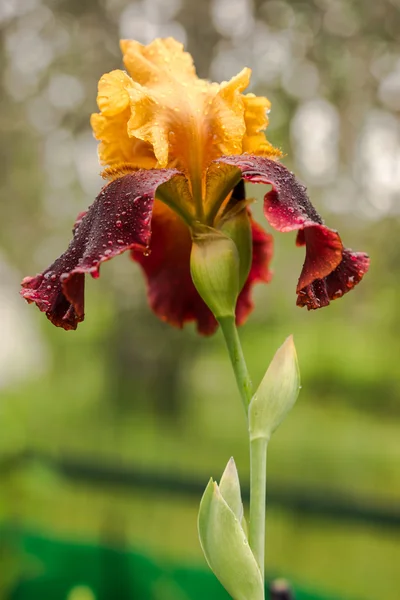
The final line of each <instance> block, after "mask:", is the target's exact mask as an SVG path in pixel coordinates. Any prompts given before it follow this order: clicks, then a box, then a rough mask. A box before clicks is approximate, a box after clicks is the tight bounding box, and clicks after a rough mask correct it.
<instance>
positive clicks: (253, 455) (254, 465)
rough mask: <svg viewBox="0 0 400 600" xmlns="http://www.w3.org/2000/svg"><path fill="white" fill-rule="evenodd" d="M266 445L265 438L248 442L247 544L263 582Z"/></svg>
mask: <svg viewBox="0 0 400 600" xmlns="http://www.w3.org/2000/svg"><path fill="white" fill-rule="evenodd" d="M267 445H268V440H267V439H265V438H256V439H254V440H250V523H249V544H250V547H251V549H252V551H253V554H254V557H255V559H256V561H257V564H258V566H259V567H260V572H261V577H262V579H263V581H264V568H265V503H266V488H267Z"/></svg>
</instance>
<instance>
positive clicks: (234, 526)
mask: <svg viewBox="0 0 400 600" xmlns="http://www.w3.org/2000/svg"><path fill="white" fill-rule="evenodd" d="M198 530H199V538H200V544H201V547H202V549H203V552H204V556H205V558H206V560H207V562H208V564H209V566H210V568H211V569H212V571H213V572H214V574H215V575H216V577H217V578H218V579H219V581H220V582H221V583H222V585H223V586H224V588H225V589H226V590H227V592H228V593H229V594H230V595H231V596H232V598H233V599H234V600H263V599H264V586H263V580H262V577H261V573H260V569H259V568H258V565H257V562H256V559H255V558H254V555H253V553H252V551H251V549H250V546H249V544H248V541H247V538H246V535H245V533H244V531H243V528H242V526H241V524H240V521H239V519H238V518H237V516H236V515H235V513H234V512H233V510H232V509H231V508H230V506H229V505H228V503H227V502H226V501H225V499H224V498H223V496H222V494H221V491H220V488H219V487H218V484H217V483H215V482H213V481H212V479H211V480H210V481H209V483H208V485H207V488H206V490H205V492H204V495H203V498H202V499H201V502H200V510H199V518H198Z"/></svg>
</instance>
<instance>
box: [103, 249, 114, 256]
mask: <svg viewBox="0 0 400 600" xmlns="http://www.w3.org/2000/svg"><path fill="white" fill-rule="evenodd" d="M111 252H112V250H106V251H105V252H104V254H106V255H107V256H109V255H110V254H111Z"/></svg>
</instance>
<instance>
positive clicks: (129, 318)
mask: <svg viewBox="0 0 400 600" xmlns="http://www.w3.org/2000/svg"><path fill="white" fill-rule="evenodd" d="M399 9H400V2H399V0H381V1H380V2H365V1H363V0H354V1H350V0H314V1H312V0H299V1H291V2H289V1H284V0H266V1H261V0H253V1H251V0H199V1H195V0H140V1H134V2H128V1H127V0H97V1H96V0H81V1H78V0H1V1H0V22H1V38H2V44H1V66H0V69H1V83H2V93H1V96H0V106H1V110H0V124H1V132H2V133H1V135H2V140H1V141H2V143H1V146H0V153H1V160H0V170H1V176H0V189H1V204H0V210H1V219H0V240H1V248H0V273H1V278H0V310H1V317H0V319H1V321H0V323H1V336H0V394H1V396H0V532H1V533H0V598H1V600H9V599H10V598H22V597H23V596H22V595H20V596H18V595H15V594H18V589H20V588H19V587H18V586H20V585H21V581H25V582H29V581H31V580H32V581H33V580H34V579H35V578H38V577H40V576H43V574H44V572H45V569H46V568H47V567H48V565H47V567H46V566H45V564H44V562H43V560H44V559H43V554H41V552H42V550H40V548H42V546H41V545H40V544H41V543H42V545H43V544H46V543H48V544H50V541H51V540H52V541H53V542H52V543H53V544H54V547H53V546H52V547H51V548H52V550H49V552H50V555H51V556H53V553H55V554H54V556H60V557H61V558H59V561H60V564H61V565H62V567H63V569H64V571H68V569H69V568H70V569H71V573H72V572H73V568H74V567H73V561H72V559H71V564H70V565H69V564H68V558H65V556H67V555H68V553H67V554H65V556H64V555H62V553H61V554H60V555H58V554H57V551H56V549H55V548H57V547H58V546H57V544H60V543H63V542H65V543H67V542H68V543H69V544H72V545H73V544H75V545H76V546H73V547H77V548H78V549H79V548H80V549H82V548H85V547H86V546H85V544H91V545H92V546H93V547H104V548H113V549H114V550H115V552H119V553H122V555H124V551H126V552H128V550H131V551H132V552H138V553H139V554H140V555H142V556H144V557H149V560H153V561H156V562H157V561H159V562H160V564H170V563H171V564H175V565H179V566H180V568H182V569H184V568H185V567H188V568H189V567H190V568H200V569H204V570H205V569H206V567H205V563H204V560H203V558H202V556H201V551H200V548H199V544H198V541H197V534H196V513H197V508H198V502H199V498H200V493H201V491H200V490H201V489H202V488H203V487H204V486H205V484H206V482H207V480H208V478H209V476H210V475H212V476H213V477H215V478H217V477H219V475H220V474H221V472H222V470H223V468H224V466H225V464H226V462H227V460H228V458H229V457H230V456H231V455H233V456H234V457H235V459H236V462H237V465H238V468H239V472H240V476H241V480H242V482H243V483H244V487H246V482H248V448H247V438H246V429H245V420H244V418H243V414H242V406H241V403H240V400H239V397H238V393H237V390H236V388H235V384H234V379H233V375H232V373H231V367H230V364H229V362H228V359H227V356H226V354H225V351H224V345H223V340H222V338H221V336H220V333H218V334H216V335H215V336H214V337H212V338H209V339H204V338H199V337H198V336H197V335H196V334H195V332H194V329H193V327H192V326H188V327H186V328H185V329H184V330H183V331H177V330H174V329H172V328H170V327H169V326H168V325H166V324H163V323H161V322H159V321H158V320H157V319H156V318H155V317H154V316H153V315H152V314H151V312H150V309H149V308H148V307H147V305H146V299H145V286H144V282H143V279H142V277H141V274H140V273H139V270H138V267H137V265H134V264H133V263H132V262H131V261H130V260H129V258H128V257H127V256H124V257H122V258H120V259H118V260H115V261H112V262H111V263H107V264H105V265H103V267H102V276H101V278H100V280H98V281H94V280H89V279H88V280H87V283H86V290H87V303H86V313H87V317H86V320H85V322H84V323H83V324H82V325H80V327H79V329H78V330H77V331H76V332H74V333H70V332H68V333H66V332H64V331H63V330H61V329H56V328H54V327H53V326H52V325H51V324H50V323H49V322H48V321H47V320H46V318H45V317H44V316H43V315H40V313H39V311H38V310H37V309H35V308H33V307H29V306H28V305H27V304H25V303H24V302H23V301H22V300H19V299H18V295H17V294H18V287H19V281H20V279H21V277H22V276H24V275H27V274H31V275H32V274H34V273H35V272H37V271H40V270H42V269H43V268H44V267H46V266H47V265H48V264H49V263H50V262H51V261H52V260H53V259H54V257H55V256H57V255H58V254H59V253H60V252H62V251H63V250H64V248H65V246H66V243H67V241H68V240H69V236H70V230H71V224H72V223H73V221H74V219H75V216H76V214H77V213H78V212H80V211H82V210H84V209H85V208H86V207H87V206H88V205H89V204H90V203H91V202H92V201H93V199H94V197H95V196H96V194H97V192H98V191H99V189H100V186H101V185H102V181H101V179H100V177H99V170H100V169H99V166H98V163H97V155H96V142H95V140H94V139H93V137H92V134H91V130H90V127H89V115H90V113H91V112H93V111H95V110H96V104H95V99H96V90H97V81H98V79H99V77H100V76H101V75H102V74H103V73H104V72H106V71H108V70H111V69H114V68H118V67H120V66H121V57H120V52H119V47H118V40H119V38H120V37H124V38H134V39H138V40H139V41H140V42H142V43H148V42H150V41H151V40H152V39H153V38H154V37H157V36H167V35H172V36H174V37H176V38H177V39H179V40H181V41H182V42H184V43H185V44H186V46H187V48H188V50H189V51H190V52H191V53H192V55H193V57H194V59H195V63H196V65H197V69H198V74H199V75H200V76H202V77H210V78H212V79H215V80H218V81H219V80H223V79H228V78H229V77H231V76H232V75H234V74H235V73H236V72H238V71H239V70H241V68H242V67H243V66H245V65H247V66H250V67H251V68H252V69H253V79H252V88H251V91H253V92H255V93H257V94H265V95H267V96H268V97H269V98H270V99H271V101H272V111H271V115H270V117H271V123H270V127H269V139H270V140H271V141H272V143H274V144H275V145H278V146H280V147H281V148H282V149H283V150H284V152H285V153H286V154H287V156H286V158H285V159H284V162H285V164H286V165H288V166H289V167H290V168H292V169H293V170H295V172H296V173H297V175H298V176H299V177H300V178H301V179H302V180H303V181H304V182H305V183H306V185H307V186H308V188H309V193H310V196H311V198H312V200H313V202H314V204H315V205H316V206H317V208H318V210H320V212H321V213H322V214H323V215H324V217H325V218H326V221H327V223H328V225H330V226H331V227H335V228H337V229H339V230H340V232H341V234H342V238H343V240H344V242H345V244H346V245H348V246H350V247H353V248H354V249H357V250H365V251H367V252H368V253H369V254H370V255H371V257H372V263H371V270H370V273H369V274H368V275H367V276H366V278H365V281H364V282H363V283H362V284H361V285H360V286H359V287H357V288H356V289H355V290H354V291H353V292H352V293H351V294H349V295H347V296H345V297H344V298H343V299H341V300H339V301H337V302H334V303H333V304H332V305H331V306H330V307H329V308H325V309H322V310H321V311H316V312H310V313H308V312H307V311H306V310H305V309H303V310H301V309H299V308H296V306H295V300H296V297H295V286H296V282H297V277H298V275H299V272H300V268H301V264H302V260H303V251H302V250H301V249H296V248H295V244H294V236H293V235H291V234H287V235H276V236H275V257H274V261H273V268H274V273H275V274H274V278H273V281H272V282H271V283H270V284H269V285H268V286H258V287H257V288H256V290H255V300H256V310H255V311H254V313H253V314H252V315H251V317H250V319H249V322H248V323H247V324H246V326H245V327H243V328H242V330H241V336H242V340H243V345H244V350H245V354H246V356H247V357H248V363H249V367H250V370H251V373H252V376H253V378H254V381H255V382H258V381H259V380H260V378H261V377H262V375H263V373H264V371H265V369H266V366H267V364H268V362H269V360H270V359H271V357H272V355H273V353H274V351H275V349H276V348H277V346H278V345H280V344H281V343H282V341H283V340H284V338H285V337H286V336H287V335H288V334H290V333H293V334H294V336H295V342H296V345H297V349H298V354H299V360H300V367H301V372H302V384H303V389H302V392H301V395H300V399H299V401H298V404H297V405H296V407H295V409H294V411H293V412H292V413H291V415H290V418H288V419H287V421H285V423H284V425H283V426H282V427H281V428H280V429H279V431H278V432H277V434H276V435H275V437H274V439H273V442H272V444H271V448H270V452H269V466H268V468H269V478H268V493H269V497H270V505H269V508H268V517H267V556H266V560H267V571H268V573H269V574H270V575H281V576H285V577H287V578H289V579H290V580H291V581H293V582H294V583H295V584H297V585H299V586H303V587H305V588H307V589H310V590H319V591H320V592H321V593H326V594H327V595H330V597H333V598H336V599H342V598H343V599H345V598H348V599H351V598H354V599H360V600H377V599H378V598H385V600H397V599H398V598H399V588H400V572H399V565H400V537H399V530H400V515H399V510H400V509H399V505H400V468H399V465H400V401H399V400H400V377H399V341H398V340H399V334H400V313H399V305H400V283H399V272H400V266H399V265H400V245H399V243H398V240H399V235H400V222H399V206H400V205H399V196H400V166H399V165H400V119H399V110H400V46H399V41H398V32H399V30H400V12H399ZM264 191H265V190H264ZM262 194H263V191H262V190H261V189H260V187H258V188H257V187H254V188H253V189H252V188H251V187H250V188H249V190H248V195H250V196H252V195H254V196H255V197H256V198H257V199H258V202H257V204H256V205H255V213H256V215H257V218H258V220H259V221H260V222H262V223H264V226H265V227H267V224H266V222H265V221H264V219H263V217H262V202H261V199H262ZM29 536H33V537H29ZM35 536H36V537H35ZM32 540H33V541H32ZM35 540H36V542H35ZM38 540H39V541H38ZM40 540H42V542H40ZM46 540H47V542H46ZM49 540H50V541H49ZM71 547H72V546H71ZM71 553H72V554H73V550H71ZM72 554H71V556H72ZM68 556H69V555H68ZM78 556H80V555H78ZM84 556H86V555H84V554H82V557H83V558H80V559H77V558H76V556H75V560H78V561H79V560H80V561H81V566H82V564H84V565H85V560H88V563H87V569H88V571H89V569H90V568H91V567H90V565H89V559H87V558H84ZM54 560H55V561H56V559H54ZM143 560H145V559H143ZM82 561H83V562H82ZM102 564H103V567H99V568H100V569H101V568H103V569H105V571H107V569H111V565H112V564H113V562H112V558H110V557H108V558H107V560H106V561H105V562H104V563H102ZM104 565H105V566H104ZM139 570H142V569H141V568H140V569H139ZM71 577H72V575H71ZM79 577H82V576H81V575H79ZM79 577H78V576H77V578H78V579H79ZM124 577H125V578H126V577H127V575H126V573H125V575H124V573H123V571H121V570H119V571H118V576H117V579H118V581H119V582H120V583H121V582H123V581H124ZM71 585H72V586H78V587H73V589H72V588H71V592H70V593H69V595H68V598H69V600H93V599H95V598H97V597H96V596H95V595H94V594H95V593H94V592H93V591H91V589H90V588H89V587H85V586H87V585H89V584H88V581H85V580H82V581H81V580H76V581H75V582H74V581H72V582H71ZM121 585H122V583H121ZM168 585H169V584H168ZM168 585H167V584H166V585H161V586H158V587H157V590H156V589H155V588H154V589H153V591H152V592H151V597H152V598H154V599H157V600H158V599H160V600H165V599H169V598H174V599H178V600H179V599H181V598H182V599H186V598H187V596H186V595H185V592H184V591H182V590H178V589H177V588H176V586H175V587H174V585H175V584H173V585H172V584H171V586H172V587H171V586H170V587H168ZM79 586H80V587H79ZM82 586H83V587H82ZM123 589H128V588H123V587H121V588H119V591H115V590H114V592H110V594H109V595H108V596H104V598H107V599H108V598H116V599H119V598H121V599H122V598H125V597H129V596H127V595H126V594H125V592H123V591H122V590H123ZM20 591H21V590H20ZM43 593H44V592H43V590H42V592H41V595H40V596H34V595H33V592H32V593H31V595H30V596H29V595H28V596H26V597H28V598H34V597H40V598H42V599H43V598H44V597H45V596H44V595H43ZM146 593H147V592H146ZM210 593H211V592H210ZM63 594H64V592H63ZM149 594H150V592H149ZM24 597H25V596H24ZM53 597H54V600H59V598H60V599H61V598H64V597H65V598H67V596H66V595H62V594H61V592H59V594H58V595H54V596H53ZM53 597H51V598H53ZM131 597H133V596H131ZM134 597H138V598H141V600H142V599H143V600H147V598H146V597H145V592H141V593H139V592H137V593H136V595H135V596H134ZM203 597H204V598H206V597H210V596H209V594H208V595H207V593H206V592H204V594H203Z"/></svg>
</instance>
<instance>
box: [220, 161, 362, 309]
mask: <svg viewBox="0 0 400 600" xmlns="http://www.w3.org/2000/svg"><path fill="white" fill-rule="evenodd" d="M216 162H224V163H226V164H230V165H232V166H235V167H237V168H239V169H240V170H241V172H242V176H243V178H244V179H245V180H247V181H250V182H251V183H264V184H270V185H272V190H271V191H270V192H268V193H267V194H266V195H265V197H264V214H265V216H266V218H267V220H268V221H269V223H270V224H271V225H272V227H274V228H275V229H277V230H278V231H282V232H288V231H295V230H297V231H298V234H297V240H296V243H297V245H298V246H302V245H306V257H305V261H304V265H303V269H302V272H301V274H300V277H299V282H298V286H297V292H298V294H300V292H301V291H304V289H305V288H307V287H309V286H314V287H313V289H312V291H310V298H311V297H313V298H314V299H313V300H312V304H313V306H312V308H318V307H319V306H326V305H327V304H329V299H332V297H333V296H332V295H329V289H330V288H329V289H328V288H327V290H325V288H324V286H323V285H322V283H318V282H322V281H323V280H324V279H325V278H327V277H329V276H332V277H333V276H334V273H335V270H336V269H338V268H339V267H340V266H341V265H342V263H345V264H344V265H342V271H344V270H346V268H345V266H346V265H347V257H348V256H350V255H352V256H359V257H362V260H361V259H360V260H361V264H360V268H359V270H358V271H357V273H358V275H357V277H355V279H354V281H355V283H354V285H356V283H358V282H359V281H360V280H361V279H362V276H363V275H364V273H365V272H366V271H367V270H368V264H369V263H368V259H367V257H366V255H365V254H357V255H354V254H352V253H351V251H350V250H347V249H345V248H343V244H342V242H341V239H340V236H339V234H338V233H337V231H334V230H333V229H329V228H328V227H326V226H325V225H324V224H323V221H322V218H321V216H320V215H319V214H318V212H317V211H316V210H315V208H314V207H313V205H312V204H311V202H310V200H309V199H308V196H307V193H306V188H305V187H304V186H303V185H301V183H300V182H299V181H297V179H296V178H295V176H294V175H293V173H291V172H290V171H288V170H287V169H286V167H284V166H283V165H281V164H280V163H278V162H275V161H273V160H271V159H268V158H265V157H262V156H252V155H247V154H243V155H239V156H225V157H223V158H220V159H218V161H216ZM351 276H352V275H351V274H350V277H351ZM354 285H353V286H351V287H354ZM328 287H329V286H328ZM351 287H348V286H347V289H346V291H349V289H351ZM338 289H341V288H340V287H338ZM343 293H344V292H343ZM303 297H305V296H304V294H303ZM335 297H338V293H337V292H336V296H335ZM310 302H311V300H310ZM318 303H319V304H318ZM298 304H299V305H300V306H304V305H305V304H307V302H305V301H304V302H303V301H302V299H301V298H299V301H298Z"/></svg>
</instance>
